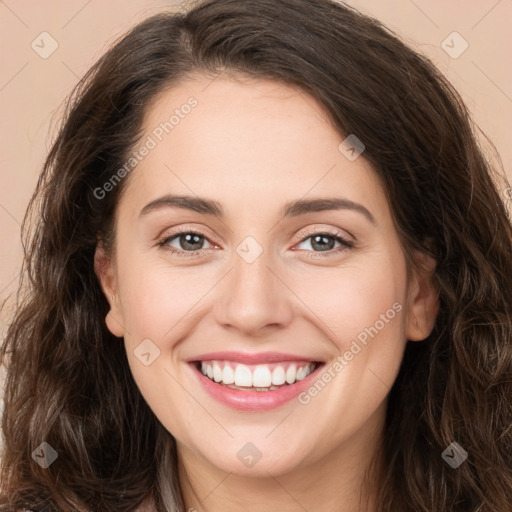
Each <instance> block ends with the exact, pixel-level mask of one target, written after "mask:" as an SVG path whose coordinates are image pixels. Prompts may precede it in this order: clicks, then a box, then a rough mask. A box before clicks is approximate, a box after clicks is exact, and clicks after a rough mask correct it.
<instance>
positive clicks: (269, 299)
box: [215, 251, 295, 337]
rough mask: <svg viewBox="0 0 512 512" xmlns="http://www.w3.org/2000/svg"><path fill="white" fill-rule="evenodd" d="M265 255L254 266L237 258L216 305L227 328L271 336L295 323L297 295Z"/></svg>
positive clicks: (223, 324) (244, 332) (254, 262)
mask: <svg viewBox="0 0 512 512" xmlns="http://www.w3.org/2000/svg"><path fill="white" fill-rule="evenodd" d="M268 252H270V251H268ZM266 254H267V253H266V252H265V251H264V252H263V253H262V254H261V255H260V256H259V257H258V258H257V259H256V260H255V261H253V262H252V263H248V262H247V261H245V260H244V259H243V258H241V257H239V255H238V254H235V255H234V257H233V266H232V268H231V271H230V272H229V273H228V275H227V276H226V277H225V278H224V280H223V283H222V284H221V289H220V290H219V292H220V294H219V296H218V297H219V298H218V302H217V304H216V306H215V308H216V310H215V311H216V319H217V321H218V322H219V323H220V324H221V325H222V326H223V327H224V328H228V329H232V330H237V331H239V332H240V333H243V334H245V335H250V336H253V337H254V336H256V337H257V336H260V335H261V336H268V334H269V330H272V329H274V330H277V329H282V328H285V327H286V326H288V325H289V324H290V322H291V321H292V318H293V314H294V312H293V300H294V297H295V296H294V294H293V292H292V291H291V290H290V289H289V288H288V287H287V285H286V283H285V280H284V278H283V276H281V275H279V272H276V271H275V270H273V269H272V268H271V266H270V264H271V261H270V258H268V257H267V256H266Z"/></svg>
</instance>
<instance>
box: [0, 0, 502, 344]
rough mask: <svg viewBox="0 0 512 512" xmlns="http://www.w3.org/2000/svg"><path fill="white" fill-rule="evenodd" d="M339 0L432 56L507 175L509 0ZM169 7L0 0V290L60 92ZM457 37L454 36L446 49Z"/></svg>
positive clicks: (113, 0) (16, 252)
mask: <svg viewBox="0 0 512 512" xmlns="http://www.w3.org/2000/svg"><path fill="white" fill-rule="evenodd" d="M347 3H349V4H351V5H353V6H355V7H357V8H359V9H360V10H361V11H363V12H365V13H367V14H370V15H372V16H374V17H376V18H378V19H380V20H381V21H383V22H384V23H385V24H386V25H388V26H389V27H390V28H392V29H394V30H395V31H397V32H398V33H399V34H401V35H402V36H403V37H404V38H405V39H406V40H407V42H409V43H410V44H411V45H412V46H414V47H415V48H416V49H417V50H419V51H421V52H423V53H425V54H426V55H428V56H429V57H430V58H431V59H432V60H433V61H434V62H435V64H436V65H437V66H438V67H439V68H440V69H441V71H442V72H443V73H445V74H446V75H447V77H448V78H449V79H450V80H451V81H452V83H453V84H454V85H455V86H456V88H457V89H458V90H459V91H460V92H461V93H462V95H463V98H464V99H465V101H466V102H467V104H468V105H469V107H470V109H471V111H472V112H473V113H474V117H475V120H476V121H477V123H479V125H480V126H481V128H482V129H483V130H484V132H486V133H487V134H488V135H489V136H490V138H491V139H492V140H493V141H494V143H495V145H496V147H497V149H498V151H499V152H500V154H501V157H502V161H503V165H504V168H505V171H506V173H507V174H508V179H509V180H510V181H512V149H511V147H510V144H509V141H510V136H511V128H512V116H511V114H512V85H511V82H512V80H511V78H512V66H511V62H512V59H511V58H510V48H511V47H512V35H511V30H510V20H511V19H512V1H511V0H471V1H468V0H451V1H447V0H428V1H427V0H414V1H413V0H351V1H348V2H347ZM178 8H179V5H178V2H176V1H174V2H172V1H163V0H110V1H108V2H106V1H98V0H60V1H59V0H45V1H41V0H16V1H15V0H0V48H1V50H0V58H1V65H0V104H1V108H2V116H1V120H0V134H1V137H0V146H1V148H0V169H1V171H0V262H1V265H0V300H3V299H5V298H6V297H7V296H8V295H10V294H11V293H13V292H15V290H16V286H17V282H18V276H19V270H20V264H21V257H22V250H21V242H20V223H21V221H22V218H23V214H24V211H25V209H26V206H27V204H28V200H29V198H30V196H31V194H32V191H33V188H34V186H35V182H36V178H37V175H38V172H39V170H40V168H41V166H42V163H43V160H44V156H45V154H46V152H47V150H48V148H49V146H50V142H51V140H52V139H51V133H53V132H50V123H51V122H52V125H51V126H53V128H55V125H56V123H57V122H58V119H59V118H58V114H59V113H60V106H61V103H62V101H63V99H64V97H65V96H66V95H67V94H68V93H69V92H70V90H71V88H72V87H73V86H74V85H75V83H76V82H77V80H78V79H79V78H80V77H81V76H82V75H83V73H84V72H85V71H86V70H87V69H88V67H89V66H90V65H91V64H92V63H93V62H94V61H95V60H96V59H97V58H98V57H99V56H100V55H101V54H102V53H103V52H104V51H105V50H106V48H107V47H108V46H109V44H110V43H111V42H112V41H113V40H114V39H116V38H117V37H118V36H120V35H121V34H122V33H123V32H125V30H126V29H128V28H129V27H131V26H132V25H134V24H135V23H137V22H138V21H140V20H141V19H143V18H145V17H147V16H149V15H151V14H154V13H156V12H158V11H161V10H163V9H173V10H175V9H178ZM453 31H457V32H458V33H459V34H460V35H461V36H462V38H464V40H465V41H467V43H468V45H469V46H468V48H467V50H466V51H465V52H464V53H462V54H461V55H460V56H459V57H457V58H452V57H450V56H449V55H448V54H447V53H446V52H445V50H444V49H443V47H442V45H441V43H442V42H443V40H445V39H446V38H447V36H448V35H449V34H451V33H452V32H453ZM42 32H48V33H49V34H50V35H51V37H52V38H54V39H55V40H56V42H57V44H58V48H57V49H56V50H55V52H54V53H52V54H51V55H50V56H49V57H48V58H46V59H43V58H42V57H41V56H40V55H39V54H38V53H36V51H35V50H34V49H33V48H32V46H31V45H32V43H33V41H35V43H34V44H38V43H39V44H40V45H42V44H43V43H41V38H42V37H48V36H41V33H42ZM45 41H46V46H45V48H47V49H48V48H49V46H48V45H49V40H48V39H45ZM448 41H450V39H448ZM450 44H451V43H450ZM460 44H461V40H458V41H456V42H455V43H454V45H455V50H457V49H458V48H460V46H458V45H460ZM41 51H42V50H41ZM503 193H504V196H505V195H506V194H505V191H503ZM511 202H512V201H510V200H509V201H508V204H509V205H510V203H511ZM8 314H9V309H7V310H5V311H4V312H3V313H2V317H0V336H1V335H2V333H3V332H5V326H6V324H7V322H8Z"/></svg>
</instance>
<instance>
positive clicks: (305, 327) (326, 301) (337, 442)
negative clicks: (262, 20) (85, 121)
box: [95, 75, 438, 512]
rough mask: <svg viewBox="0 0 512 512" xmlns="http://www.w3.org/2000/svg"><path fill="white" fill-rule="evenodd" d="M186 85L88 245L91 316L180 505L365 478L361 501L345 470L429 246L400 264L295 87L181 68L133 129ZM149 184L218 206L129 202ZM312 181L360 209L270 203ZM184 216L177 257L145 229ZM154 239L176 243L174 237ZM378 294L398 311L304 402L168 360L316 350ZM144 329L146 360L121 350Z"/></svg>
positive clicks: (385, 210)
mask: <svg viewBox="0 0 512 512" xmlns="http://www.w3.org/2000/svg"><path fill="white" fill-rule="evenodd" d="M190 96H194V97H195V98H196V99H197V101H198V105H197V107H195V108H194V109H193V110H192V111H191V113H190V114H189V115H188V116H185V117H184V118H183V119H181V120H180V122H179V124H178V125H177V126H175V127H174V129H173V130H172V131H171V132H170V133H169V134H166V135H165V136H164V137H163V139H162V141H161V142H159V143H158V145H157V147H155V148H154V149H152V150H151V151H150V152H149V154H148V155H147V156H146V157H145V158H144V159H143V160H142V161H141V162H140V163H139V164H138V166H137V167H136V168H135V169H134V170H133V171H132V172H131V174H130V176H129V177H128V178H125V179H127V180H128V182H127V183H126V189H125V190H124V191H123V194H122V196H121V199H120V202H119V204H118V207H117V210H116V222H117V224H116V237H117V238H116V245H115V254H114V255H113V256H112V257H111V258H110V257H109V255H107V254H106V253H105V251H104V249H103V246H102V244H101V241H100V242H99V243H98V247H97V250H96V255H95V269H96V273H97V275H98V278H99V280H100V283H101V285H102V288H103V290H104V293H105V295H106V297H107V299H108V300H109V303H110V305H111V310H110V312H109V314H108V315H107V317H106V323H107V326H108V328H109V330H110V331H111V332H112V333H113V334H114V335H116V336H119V337H123V338H124V343H125V347H126V352H127V355H128V360H129V364H130V368H131V371H132V373H133V375H134V378H135V381H136V383H137V385H138V387H139V389H140V391H141V393H142V395H143V396H144V398H145V400H146V401H147V403H148V404H149V406H150V407H151V409H152V410H153V412H154V414H155V415H156V416H157V418H158V419H159V420H160V421H161V423H162V424H163V425H164V426H165V427H166V428H167V429H168V431H169V432H170V433H172V435H173V436H174V437H175V439H176V441H177V446H178V458H179V471H180V481H181V485H182V487H183V493H184V497H185V502H186V510H189V509H190V508H192V507H193V508H194V509H195V510H208V511H211V512H216V511H223V512H230V511H239V510H243V509H244V508H245V509H246V510H251V511H260V510H261V511H268V510H276V509H277V510H281V511H296V510H304V509H305V510H325V511H334V510H336V511H337V512H339V511H343V512H353V511H358V510H368V511H372V510H375V503H374V501H373V488H374V486H373V487H372V486H370V490H369V495H368V497H369V500H370V505H369V506H368V508H365V507H363V506H360V505H359V492H360V488H361V484H362V481H363V474H364V472H365V470H366V469H367V467H368V465H369V463H370V461H371V458H372V457H373V456H374V455H375V453H376V449H377V443H378V441H379V439H380V436H381V432H382V428H383V425H384V417H385V411H386V404H387V399H386V397H387V394H388V392H389V390H390V387H391V385H392V383H393V381H394V380H395V378H396V375H397V373H398V370H399V365H400V362H401V359H402V355H403V351H404V347H405V343H406V341H407V340H414V341H417V340H423V339H425V338H426V337H427V336H428V335H429V334H430V332H431V330H432V328H433V325H434V321H435V316H436V314H437V311H438V302H437V293H436V290H435V289H434V286H433V284H432V280H431V274H432V271H433V269H434V266H435V263H434V262H433V261H431V260H429V259H428V258H427V257H426V256H424V255H421V254H416V257H417V258H418V260H422V262H423V264H424V265H425V266H426V270H425V271H422V272H421V273H420V272H419V271H416V270H415V271H414V272H413V274H412V277H411V279H410V281H408V280H407V275H406V263H405V258H404V253H403V249H402V247H401V244H400V242H399V239H398V235H397V231H396V228H395V226H394V224H393V221H392V217H391V210H390V206H389V204H388V201H387V198H386V195H385V192H384V190H383V188H382V186H381V184H380V182H379V180H378V177H377V175H376V173H375V172H374V170H373V169H372V167H371V166H370V164H369V163H368V162H367V161H366V160H365V159H364V153H363V155H362V156H360V157H359V158H357V159H356V160H355V161H349V160H348V159H347V158H346V157H345V156H344V155H343V154H342V153H341V152H340V151H339V150H338V146H339V144H340V142H341V141H342V140H343V139H344V138H345V137H344V136H342V135H340V134H339V133H338V132H337V131H336V130H335V129H334V127H333V126H332V124H331V123H330V122H329V118H328V116H327V114H326V113H325V111H324V110H323V109H322V108H321V106H320V105H319V104H318V103H317V102H316V101H315V100H314V99H313V98H312V97H311V96H309V95H307V94H306V93H305V92H303V91H299V90H297V89H295V88H291V87H289V86H286V85H283V84H280V83H277V82H274V81H267V80H260V81H257V80H248V79H244V80H242V79H241V78H237V79H235V78H234V77H232V76H225V75H220V76H219V77H217V78H216V79H215V80H214V81H213V82H212V80H211V78H206V77H202V76H198V77H195V78H191V79H188V80H187V81H186V82H183V83H181V84H180V85H179V86H174V87H173V88H170V89H168V90H167V91H165V92H164V93H162V94H160V95H159V96H158V97H157V98H156V99H155V100H154V101H153V102H152V103H151V105H149V107H148V109H147V112H146V117H145V119H144V128H145V135H144V136H143V138H145V137H146V136H148V135H151V133H152V130H154V128H155V127H156V126H158V125H159V124H160V123H161V122H162V121H164V120H166V119H169V116H170V114H171V113H172V111H173V110H174V109H175V108H179V107H180V106H181V105H183V104H184V103H186V101H187V99H188V98H189V97H190ZM141 140H144V139H141ZM166 193H172V194H183V195H192V196H200V197H205V198H208V199H213V200H216V201H218V202H219V203H221V205H222V207H223V209H224V210H225V214H226V216H225V218H224V219H222V220H221V219H218V218H215V217H214V216H212V215H208V214H204V213H198V212H193V211H188V210H183V209H179V208H163V209H160V210H158V211H154V212H152V213H150V214H148V215H146V216H143V217H142V218H139V213H140V211H141V210H142V208H143V207H144V206H145V205H146V204H147V203H149V202H150V201H152V200H154V199H156V198H158V197H161V196H162V195H164V194H166ZM312 197H315V198H317V197H318V198H319V197H343V198H346V199H349V200H351V201H354V202H356V203H359V204H361V205H363V206H364V207H365V208H367V209H368V210H369V211H370V212H371V214H372V215H373V217H374V218H375V221H376V222H375V224H373V223H372V222H370V221H369V220H368V219H367V218H366V217H365V216H364V215H363V214H361V213H359V212H357V211H354V210H348V209H344V210H343V209H342V210H328V211H320V212H313V213H308V214H305V215H301V216H298V217H290V218H281V217H280V210H281V208H282V207H283V205H284V203H286V202H288V201H292V200H296V199H302V198H308V199H309V198H312ZM171 228H172V229H171ZM187 229H193V230H199V231H200V232H201V234H202V235H203V236H204V237H205V238H201V239H200V242H199V243H196V245H195V246H194V247H197V248H201V247H202V248H203V249H204V253H203V254H202V255H199V256H194V257H179V256H176V255H174V254H172V253H170V252H169V251H166V250H165V249H164V248H162V247H159V246H158V245H157V243H158V241H159V240H161V239H162V238H164V236H170V235H174V234H175V233H176V232H177V231H180V230H182V231H186V230H187ZM313 230H314V231H317V232H319V233H322V232H323V231H324V230H328V231H331V232H335V233H338V234H340V235H342V236H344V237H345V238H347V239H348V240H350V241H352V242H353V244H354V246H353V247H352V248H345V249H344V250H343V251H338V252H336V249H338V248H339V247H341V245H340V244H339V243H338V242H334V239H328V240H329V242H330V243H331V244H332V245H330V246H329V247H328V248H330V255H329V256H325V254H326V252H325V251H322V250H321V248H320V249H319V248H318V246H314V245H313V241H312V238H311V232H312V231H313ZM247 236H252V237H253V238H254V239H255V240H256V241H257V243H258V244H259V245H260V247H261V248H262V250H263V252H262V253H261V255H260V256H259V257H258V258H257V259H256V260H255V261H254V262H252V263H247V262H246V261H245V260H244V259H243V258H242V257H240V256H239V255H238V253H237V252H236V248H237V246H238V245H239V244H240V243H241V242H242V241H243V240H244V239H245V238H246V237H247ZM308 236H309V238H307V237H308ZM182 242H183V239H182ZM201 242H202V246H201ZM168 245H170V246H171V247H173V248H175V249H178V250H180V249H181V250H182V251H183V250H185V251H186V250H187V246H185V247H184V245H183V243H181V244H180V238H179V237H175V238H174V240H173V241H169V242H168ZM188 250H189V253H190V252H193V251H194V249H192V250H191V249H188ZM195 250H196V252H197V249H195ZM396 302H398V303H399V304H400V305H401V306H403V307H402V309H401V311H400V312H399V313H397V314H396V316H395V317H394V318H393V319H392V320H389V321H388V322H387V323H385V326H384V328H382V329H381V330H380V331H379V332H378V334H377V335H376V336H374V337H373V338H369V341H368V343H367V345H366V346H364V347H363V348H362V350H361V351H360V352H359V353H358V354H357V355H355V356H354V358H353V359H352V360H350V361H349V362H348V364H347V365H346V366H345V367H344V369H343V371H341V372H339V373H337V374H336V376H335V378H333V379H332V380H331V382H330V383H329V384H328V385H327V386H326V387H325V388H324V389H323V390H322V391H321V392H319V393H318V394H317V395H316V396H315V397H312V398H311V400H310V401H309V403H307V404H301V403H299V402H298V401H297V400H292V401H290V402H288V403H287V404H285V405H284V406H281V407H279V408H277V409H274V410H271V411H265V412H243V411H239V410H234V409H231V408H229V407H227V406H226V405H223V404H221V403H218V402H217V401H216V400H214V399H212V398H211V397H210V396H209V395H208V394H207V393H206V392H205V391H204V390H203V389H202V387H200V386H199V383H198V382H197V379H196V376H195V375H194V374H193V371H192V370H191V368H190V367H189V365H188V364H187V363H186V362H185V361H186V360H187V359H189V358H191V357H193V356H195V355H198V354H201V353H205V352H211V351H217V350H235V351H241V352H250V353H259V352H265V351H278V352H286V353H293V354H298V355H303V356H306V357H309V358H310V359H311V360H316V361H325V362H326V366H328V365H329V364H332V363H333V362H334V361H335V360H336V358H337V357H338V356H339V355H340V354H344V353H345V352H346V351H347V350H348V349H349V348H350V344H351V342H352V341H353V340H355V339H356V337H357V336H358V334H360V333H361V332H362V331H364V329H365V328H366V327H369V326H373V325H375V323H376V321H377V320H379V318H381V316H380V315H382V314H385V313H386V311H387V310H389V309H390V308H392V305H393V304H394V303H396ZM147 338H149V339H150V340H152V342H153V343H154V344H155V345H156V346H158V348H159V350H160V355H159V356H158V357H157V358H156V359H155V360H154V361H153V362H152V363H151V364H150V365H149V366H145V365H144V364H142V363H141V361H140V360H139V359H138V358H137V357H136V356H135V355H134V350H135V349H136V347H137V346H138V345H139V344H140V343H141V341H142V340H144V339H147ZM120 342H122V341H120ZM138 427H139V426H137V425H134V428H138ZM247 442H251V443H253V444H254V445H255V446H256V447H257V448H258V450H259V451H260V452H261V454H262V457H261V459H260V460H259V461H258V462H257V463H256V464H255V465H254V466H252V467H246V466H245V465H244V464H242V463H241V461H240V460H239V459H238V457H237V452H238V451H239V450H240V448H242V447H243V446H244V445H245V444H246V443H247ZM381 469H382V468H381ZM375 478H378V473H376V474H375ZM262 496H264V499H263V500H262Z"/></svg>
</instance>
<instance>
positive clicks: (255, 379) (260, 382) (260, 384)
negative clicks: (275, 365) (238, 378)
mask: <svg viewBox="0 0 512 512" xmlns="http://www.w3.org/2000/svg"><path fill="white" fill-rule="evenodd" d="M252 385H253V386H254V387H256V388H268V387H270V386H271V385H272V374H271V373H270V370H269V369H268V366H261V365H260V366H256V369H255V370H254V373H253V374H252Z"/></svg>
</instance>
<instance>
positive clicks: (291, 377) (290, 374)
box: [208, 364, 297, 384]
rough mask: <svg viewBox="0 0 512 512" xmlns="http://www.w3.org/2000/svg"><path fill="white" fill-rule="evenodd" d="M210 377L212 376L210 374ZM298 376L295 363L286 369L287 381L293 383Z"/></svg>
mask: <svg viewBox="0 0 512 512" xmlns="http://www.w3.org/2000/svg"><path fill="white" fill-rule="evenodd" d="M208 377H210V376H209V375H208ZM296 377H297V367H296V366H295V365H294V364H292V365H290V366H289V367H288V370H286V382H288V384H293V383H294V382H295V378H296ZM210 378H211V377H210Z"/></svg>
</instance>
